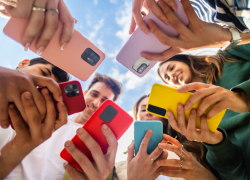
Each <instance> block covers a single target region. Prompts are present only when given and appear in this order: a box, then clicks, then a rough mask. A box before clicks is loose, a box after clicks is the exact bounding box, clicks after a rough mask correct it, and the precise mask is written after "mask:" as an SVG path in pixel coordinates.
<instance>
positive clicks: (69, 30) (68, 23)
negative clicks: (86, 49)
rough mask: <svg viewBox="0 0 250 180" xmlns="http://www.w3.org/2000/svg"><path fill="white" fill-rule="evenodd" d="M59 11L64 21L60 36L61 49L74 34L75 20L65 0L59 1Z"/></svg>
mask: <svg viewBox="0 0 250 180" xmlns="http://www.w3.org/2000/svg"><path fill="white" fill-rule="evenodd" d="M59 12H60V13H59V16H60V20H61V21H62V23H63V29H62V34H61V38H60V43H61V49H62V50H63V49H64V48H65V47H66V45H67V44H68V43H69V41H70V40H71V38H72V36H73V32H74V26H75V20H74V18H73V17H72V15H71V14H70V11H69V10H68V8H67V6H66V5H65V3H64V1H61V0H60V1H59Z"/></svg>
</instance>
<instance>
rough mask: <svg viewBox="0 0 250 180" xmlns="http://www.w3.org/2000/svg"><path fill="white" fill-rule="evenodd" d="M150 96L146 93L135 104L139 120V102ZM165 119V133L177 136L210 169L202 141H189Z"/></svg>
mask: <svg viewBox="0 0 250 180" xmlns="http://www.w3.org/2000/svg"><path fill="white" fill-rule="evenodd" d="M147 97H149V95H144V96H142V97H140V98H139V99H138V100H137V101H136V102H135V104H134V106H133V115H134V117H135V120H137V114H138V111H139V104H140V102H141V101H142V100H143V99H145V98H147ZM162 119H163V120H164V121H166V124H167V125H165V126H164V127H163V133H165V134H168V135H170V136H171V137H173V138H176V139H177V140H178V141H179V142H180V143H181V144H182V145H183V146H184V148H185V149H186V150H187V151H188V152H191V153H192V154H193V156H194V157H195V158H196V159H197V161H198V162H199V163H201V164H202V165H203V166H204V167H205V168H207V169H209V170H210V168H209V164H208V162H207V160H206V153H207V150H206V148H205V147H204V145H203V144H202V143H200V142H195V141H189V140H187V138H186V137H185V136H184V135H182V134H181V133H179V132H177V131H175V130H174V129H173V128H172V127H171V126H170V124H169V123H168V119H165V118H162Z"/></svg>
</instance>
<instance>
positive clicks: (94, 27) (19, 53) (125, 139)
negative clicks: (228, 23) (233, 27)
mask: <svg viewBox="0 0 250 180" xmlns="http://www.w3.org/2000/svg"><path fill="white" fill-rule="evenodd" d="M64 1H65V3H66V5H67V6H68V8H69V10H70V12H71V14H72V16H73V17H74V18H75V19H77V23H76V25H75V29H76V30H78V31H79V32H80V33H81V34H83V36H85V37H86V38H88V39H89V40H90V41H91V42H93V43H94V44H95V45H96V46H97V47H98V48H99V49H101V50H102V51H103V52H104V53H105V55H106V58H105V60H104V61H103V63H102V64H101V65H100V66H99V67H98V68H97V70H96V71H95V73H100V74H105V75H108V76H110V77H112V78H115V79H116V80H118V81H119V82H121V83H122V86H123V92H122V95H121V96H120V98H119V99H118V101H117V102H116V103H117V104H118V105H119V106H120V107H122V108H123V109H124V110H125V111H126V112H128V113H129V114H130V115H131V116H133V115H132V107H133V105H134V103H135V102H136V101H137V99H139V98H140V97H141V96H143V95H145V94H149V93H150V90H151V87H152V85H153V84H154V83H162V82H161V80H160V78H159V77H158V75H157V68H158V64H156V65H155V66H154V67H153V68H152V69H151V70H150V71H149V72H148V73H147V74H146V75H145V76H144V77H142V78H139V77H137V76H136V75H134V74H133V73H131V72H130V71H129V70H127V69H126V68H125V67H124V66H123V65H121V64H120V63H119V62H117V61H116V58H115V57H116V55H117V53H118V52H119V50H120V49H121V48H122V46H123V45H124V44H125V43H126V41H127V40H128V39H129V37H130V35H129V33H128V32H129V27H130V21H131V17H132V0H74V1H72V0H64ZM7 21H8V19H4V18H1V17H0V28H1V29H3V27H4V26H5V24H6V23H7ZM0 42H1V43H0V55H1V59H0V66H3V67H7V68H11V69H15V68H16V67H17V64H18V62H20V61H22V60H24V59H32V58H35V57H38V55H37V54H35V53H33V52H31V51H27V52H26V51H24V49H23V47H22V46H21V45H20V44H18V43H16V42H14V41H13V40H12V39H10V38H8V37H7V36H5V35H4V34H3V32H2V31H0ZM216 51H217V49H205V50H197V51H193V52H188V53H191V54H196V55H198V54H199V55H200V54H214V53H215V52H216ZM72 79H77V78H76V77H73V76H72ZM91 79H92V76H91V77H90V78H89V79H88V80H87V81H85V82H83V81H80V80H79V81H80V82H81V85H82V88H83V90H86V89H87V87H88V85H89V83H90V81H91ZM132 140H133V125H131V126H130V128H129V129H128V131H127V132H126V133H125V134H124V135H123V136H122V137H121V139H120V140H119V141H118V151H117V156H116V162H119V161H121V160H125V159H126V156H127V155H125V154H124V153H123V152H125V151H126V150H127V147H128V146H129V144H130V143H131V141H132Z"/></svg>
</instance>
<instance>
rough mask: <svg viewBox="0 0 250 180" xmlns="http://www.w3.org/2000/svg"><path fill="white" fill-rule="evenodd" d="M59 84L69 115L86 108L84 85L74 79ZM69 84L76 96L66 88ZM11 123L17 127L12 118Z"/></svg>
mask: <svg viewBox="0 0 250 180" xmlns="http://www.w3.org/2000/svg"><path fill="white" fill-rule="evenodd" d="M75 85H77V88H75V89H73V86H75ZM59 86H60V88H61V90H62V96H63V102H64V104H65V106H66V108H67V111H68V115H71V114H74V113H77V112H81V111H83V110H84V109H85V108H86V104H85V100H84V96H83V92H82V87H81V84H80V83H79V82H78V81H76V80H74V81H67V82H63V83H59ZM67 86H71V87H72V89H71V90H72V91H74V92H75V94H74V96H72V95H71V94H70V95H69V93H72V91H71V92H70V91H68V90H67V89H66V88H67ZM42 89H43V88H42V87H41V88H38V90H39V91H41V90H42ZM54 103H55V107H56V103H57V102H56V101H55V100H54ZM57 113H58V111H57ZM10 125H11V127H12V129H15V128H14V126H13V124H12V122H11V119H10Z"/></svg>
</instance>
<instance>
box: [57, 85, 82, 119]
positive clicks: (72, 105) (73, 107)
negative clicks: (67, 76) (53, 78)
mask: <svg viewBox="0 0 250 180" xmlns="http://www.w3.org/2000/svg"><path fill="white" fill-rule="evenodd" d="M70 84H77V85H78V87H79V88H78V90H79V94H78V95H76V96H72V97H68V96H67V94H66V93H65V87H66V86H67V85H70ZM59 86H60V88H61V90H62V96H63V102H64V104H65V106H66V107H67V110H68V115H71V114H74V113H77V112H81V111H83V110H84V109H85V108H86V104H85V99H84V96H83V92H82V87H81V84H80V83H79V82H78V81H75V80H74V81H68V82H63V83H59Z"/></svg>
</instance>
